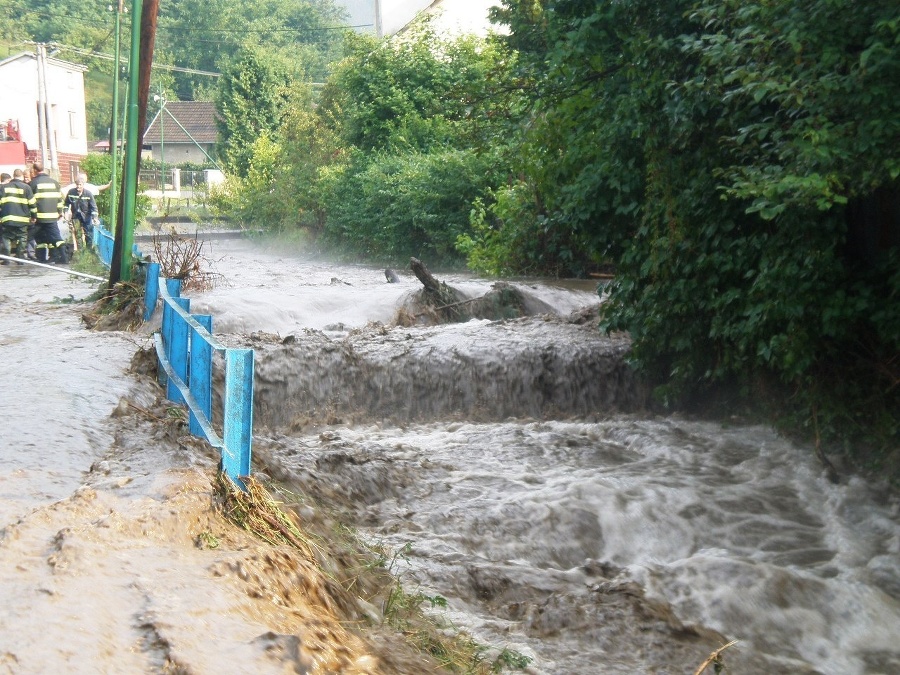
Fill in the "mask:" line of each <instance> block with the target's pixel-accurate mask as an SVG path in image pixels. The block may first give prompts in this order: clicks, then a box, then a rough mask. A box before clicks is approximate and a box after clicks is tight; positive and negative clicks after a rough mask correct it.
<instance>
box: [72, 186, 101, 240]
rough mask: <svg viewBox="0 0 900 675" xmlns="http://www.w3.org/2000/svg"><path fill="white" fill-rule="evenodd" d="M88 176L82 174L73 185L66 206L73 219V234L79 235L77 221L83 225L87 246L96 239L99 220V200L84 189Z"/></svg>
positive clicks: (74, 235)
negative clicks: (95, 228) (96, 227)
mask: <svg viewBox="0 0 900 675" xmlns="http://www.w3.org/2000/svg"><path fill="white" fill-rule="evenodd" d="M86 179H87V177H86V176H84V175H82V174H80V175H79V176H78V178H77V179H76V180H75V187H73V188H72V189H71V190H69V192H68V193H67V194H66V204H65V208H66V209H68V210H69V213H70V217H71V220H72V236H73V237H77V236H78V232H77V229H76V227H75V223H76V221H77V222H78V224H79V225H81V229H82V230H83V232H84V236H85V246H90V245H91V244H92V243H93V241H94V223H95V222H98V212H97V202H95V201H94V195H92V194H91V193H90V192H88V191H87V190H85V189H84V184H85V182H86Z"/></svg>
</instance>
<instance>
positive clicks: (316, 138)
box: [215, 24, 508, 264]
mask: <svg viewBox="0 0 900 675" xmlns="http://www.w3.org/2000/svg"><path fill="white" fill-rule="evenodd" d="M347 46H348V49H347V52H348V53H347V55H346V57H345V58H344V59H343V60H342V61H341V62H340V63H338V64H336V65H335V66H334V72H333V74H332V76H331V77H329V79H328V80H327V82H326V83H325V87H324V88H323V89H322V90H321V91H320V92H318V93H316V94H313V92H310V91H308V90H305V89H304V88H303V87H301V86H299V85H298V84H296V81H294V80H291V79H290V78H288V84H287V87H285V86H284V80H283V79H282V78H279V77H274V76H272V75H271V74H269V75H266V74H265V73H263V72H262V71H263V69H262V68H260V67H258V66H256V67H254V68H253V69H252V72H253V73H256V74H258V75H259V77H257V79H255V80H253V82H254V86H253V88H252V92H253V93H254V94H255V95H256V96H257V97H260V96H262V97H265V98H264V100H260V99H259V98H257V99H256V100H254V101H253V102H250V103H244V102H243V101H244V98H246V99H247V100H250V98H251V97H250V96H246V97H244V98H241V97H239V96H236V95H235V93H234V88H233V87H232V86H231V84H230V83H231V82H232V81H233V80H234V79H236V78H232V77H231V76H226V77H225V78H223V83H222V84H223V88H222V89H220V96H221V98H220V100H221V101H222V102H223V106H222V109H223V111H224V112H225V114H223V123H225V122H227V120H228V119H229V118H233V119H234V120H236V121H237V120H240V118H241V117H242V116H243V114H242V115H231V113H230V112H229V109H228V108H227V106H226V105H225V104H228V103H229V102H237V103H238V104H240V109H241V110H248V111H249V110H250V109H251V108H252V109H253V112H254V113H255V114H257V115H258V114H259V111H268V110H273V109H277V110H278V111H280V112H279V114H280V118H279V117H278V115H271V116H269V118H268V120H267V122H266V124H265V125H260V128H262V127H263V126H265V133H263V134H260V133H259V132H257V135H258V138H257V141H256V142H253V141H252V140H251V139H249V138H247V139H246V140H244V141H242V142H240V143H238V144H237V147H238V148H244V149H245V153H246V154H245V156H246V163H245V164H244V165H238V164H237V163H232V166H233V167H234V169H235V173H236V174H237V177H232V179H231V180H230V181H229V184H228V185H227V186H226V190H225V192H224V193H220V194H219V195H218V196H217V200H216V202H215V203H216V204H217V206H219V207H220V208H222V209H224V210H226V211H227V212H228V213H229V215H231V216H232V217H235V218H237V219H238V220H240V221H242V222H249V221H252V222H254V223H255V224H257V225H260V224H261V225H263V226H264V227H275V228H284V227H292V226H296V225H298V224H299V225H302V226H304V227H306V228H309V230H310V231H311V232H312V233H313V234H314V235H315V236H316V237H317V238H318V240H319V242H320V243H321V244H323V245H327V246H329V247H332V248H335V249H340V250H343V251H345V252H346V253H347V254H348V255H365V256H367V257H369V258H371V259H379V260H383V261H388V262H391V263H397V262H399V263H403V262H404V261H406V260H408V259H409V257H410V256H420V257H424V258H426V259H428V260H429V261H430V262H431V263H432V264H439V263H454V262H455V263H461V262H462V260H463V258H462V254H461V253H460V251H459V250H458V248H457V241H458V240H459V239H460V237H465V236H467V234H468V232H469V230H470V225H469V217H470V211H471V209H472V205H473V204H474V203H475V202H476V200H478V199H489V194H490V192H489V191H490V188H492V187H493V186H494V185H496V184H497V183H499V182H502V181H503V180H505V179H506V177H507V174H508V167H507V166H506V163H505V160H504V159H503V153H502V148H500V149H498V148H497V147H491V144H490V143H489V141H490V140H491V139H492V138H493V137H494V136H497V135H498V134H497V130H496V127H497V124H496V123H494V122H490V121H485V120H480V121H479V122H478V123H475V122H474V120H473V111H474V110H476V99H479V98H480V99H484V98H486V97H487V95H488V94H487V92H488V89H489V84H488V81H489V78H490V77H491V76H492V75H494V74H495V73H497V72H501V71H502V70H503V69H504V68H505V67H506V62H505V60H504V57H505V55H506V52H505V51H504V50H503V49H501V48H499V46H498V45H494V44H490V43H488V42H485V41H483V40H479V39H475V38H471V37H466V38H459V39H452V40H442V39H439V38H438V37H437V36H436V35H435V34H434V33H433V32H432V31H431V29H430V28H429V26H428V25H427V24H424V25H422V26H419V27H418V28H417V29H416V30H413V31H411V32H410V33H408V34H406V35H404V36H396V37H394V38H391V39H389V40H384V41H381V42H380V43H379V42H376V41H375V40H373V39H371V38H368V37H364V36H356V37H354V38H353V39H348V42H347ZM269 92H273V95H272V96H270V94H269ZM279 92H280V95H284V96H290V101H291V102H290V104H280V105H274V106H273V105H270V104H269V103H268V101H270V100H273V98H274V94H276V93H279ZM285 100H286V99H285ZM248 114H249V113H248ZM254 119H256V118H254ZM492 135H493V136H492ZM235 137H237V134H235ZM251 167H252V171H251ZM264 167H267V168H266V169H265V170H264V169H263V168H264Z"/></svg>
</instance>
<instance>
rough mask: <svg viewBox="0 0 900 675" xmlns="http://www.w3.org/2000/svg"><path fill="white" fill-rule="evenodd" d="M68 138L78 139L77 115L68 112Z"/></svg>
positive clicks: (73, 112) (72, 111)
mask: <svg viewBox="0 0 900 675" xmlns="http://www.w3.org/2000/svg"><path fill="white" fill-rule="evenodd" d="M69 138H78V113H76V112H75V111H74V110H70V111H69Z"/></svg>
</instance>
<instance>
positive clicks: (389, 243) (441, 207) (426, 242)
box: [322, 150, 496, 264]
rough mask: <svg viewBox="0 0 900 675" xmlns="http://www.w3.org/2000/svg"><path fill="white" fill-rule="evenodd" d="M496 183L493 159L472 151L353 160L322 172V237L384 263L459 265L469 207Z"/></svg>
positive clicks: (380, 156)
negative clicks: (459, 241)
mask: <svg viewBox="0 0 900 675" xmlns="http://www.w3.org/2000/svg"><path fill="white" fill-rule="evenodd" d="M495 180H496V177H495V175H494V172H493V170H492V163H491V162H490V160H489V159H488V158H487V157H484V156H479V155H478V154H476V153H474V152H472V151H469V150H445V151H442V152H431V153H420V152H411V153H407V154H403V155H379V156H378V157H377V158H375V159H373V160H371V161H368V162H360V161H358V160H357V161H354V162H352V163H351V164H349V165H348V166H346V167H342V168H337V169H335V170H333V171H331V172H328V173H326V174H325V175H324V176H323V181H322V187H323V194H324V197H323V200H324V203H325V208H326V210H327V213H328V218H327V222H326V225H325V229H324V231H323V235H324V241H325V242H327V243H330V244H332V245H335V246H339V247H342V248H345V249H348V250H351V251H353V252H356V253H363V254H365V255H367V256H370V257H373V258H376V259H379V260H384V261H391V262H406V261H407V260H408V258H409V257H410V256H416V257H419V258H422V259H424V260H428V261H429V262H431V263H432V264H439V263H460V262H461V257H460V254H459V253H458V251H457V249H456V241H457V239H458V238H459V237H460V236H461V235H463V234H465V233H466V232H467V231H468V230H469V224H468V221H469V212H470V210H471V205H472V203H473V202H474V201H475V199H476V198H478V197H479V196H481V195H483V194H484V192H485V191H486V190H487V189H488V188H489V187H490V185H492V184H493V183H494V181H495Z"/></svg>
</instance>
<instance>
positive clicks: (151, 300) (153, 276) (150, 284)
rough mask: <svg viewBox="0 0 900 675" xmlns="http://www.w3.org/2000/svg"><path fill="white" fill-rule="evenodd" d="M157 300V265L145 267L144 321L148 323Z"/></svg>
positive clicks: (152, 264) (151, 264)
mask: <svg viewBox="0 0 900 675" xmlns="http://www.w3.org/2000/svg"><path fill="white" fill-rule="evenodd" d="M157 300H159V263H150V264H149V265H147V281H146V283H145V285H144V321H149V320H150V317H151V316H153V312H154V311H156V302H157Z"/></svg>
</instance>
